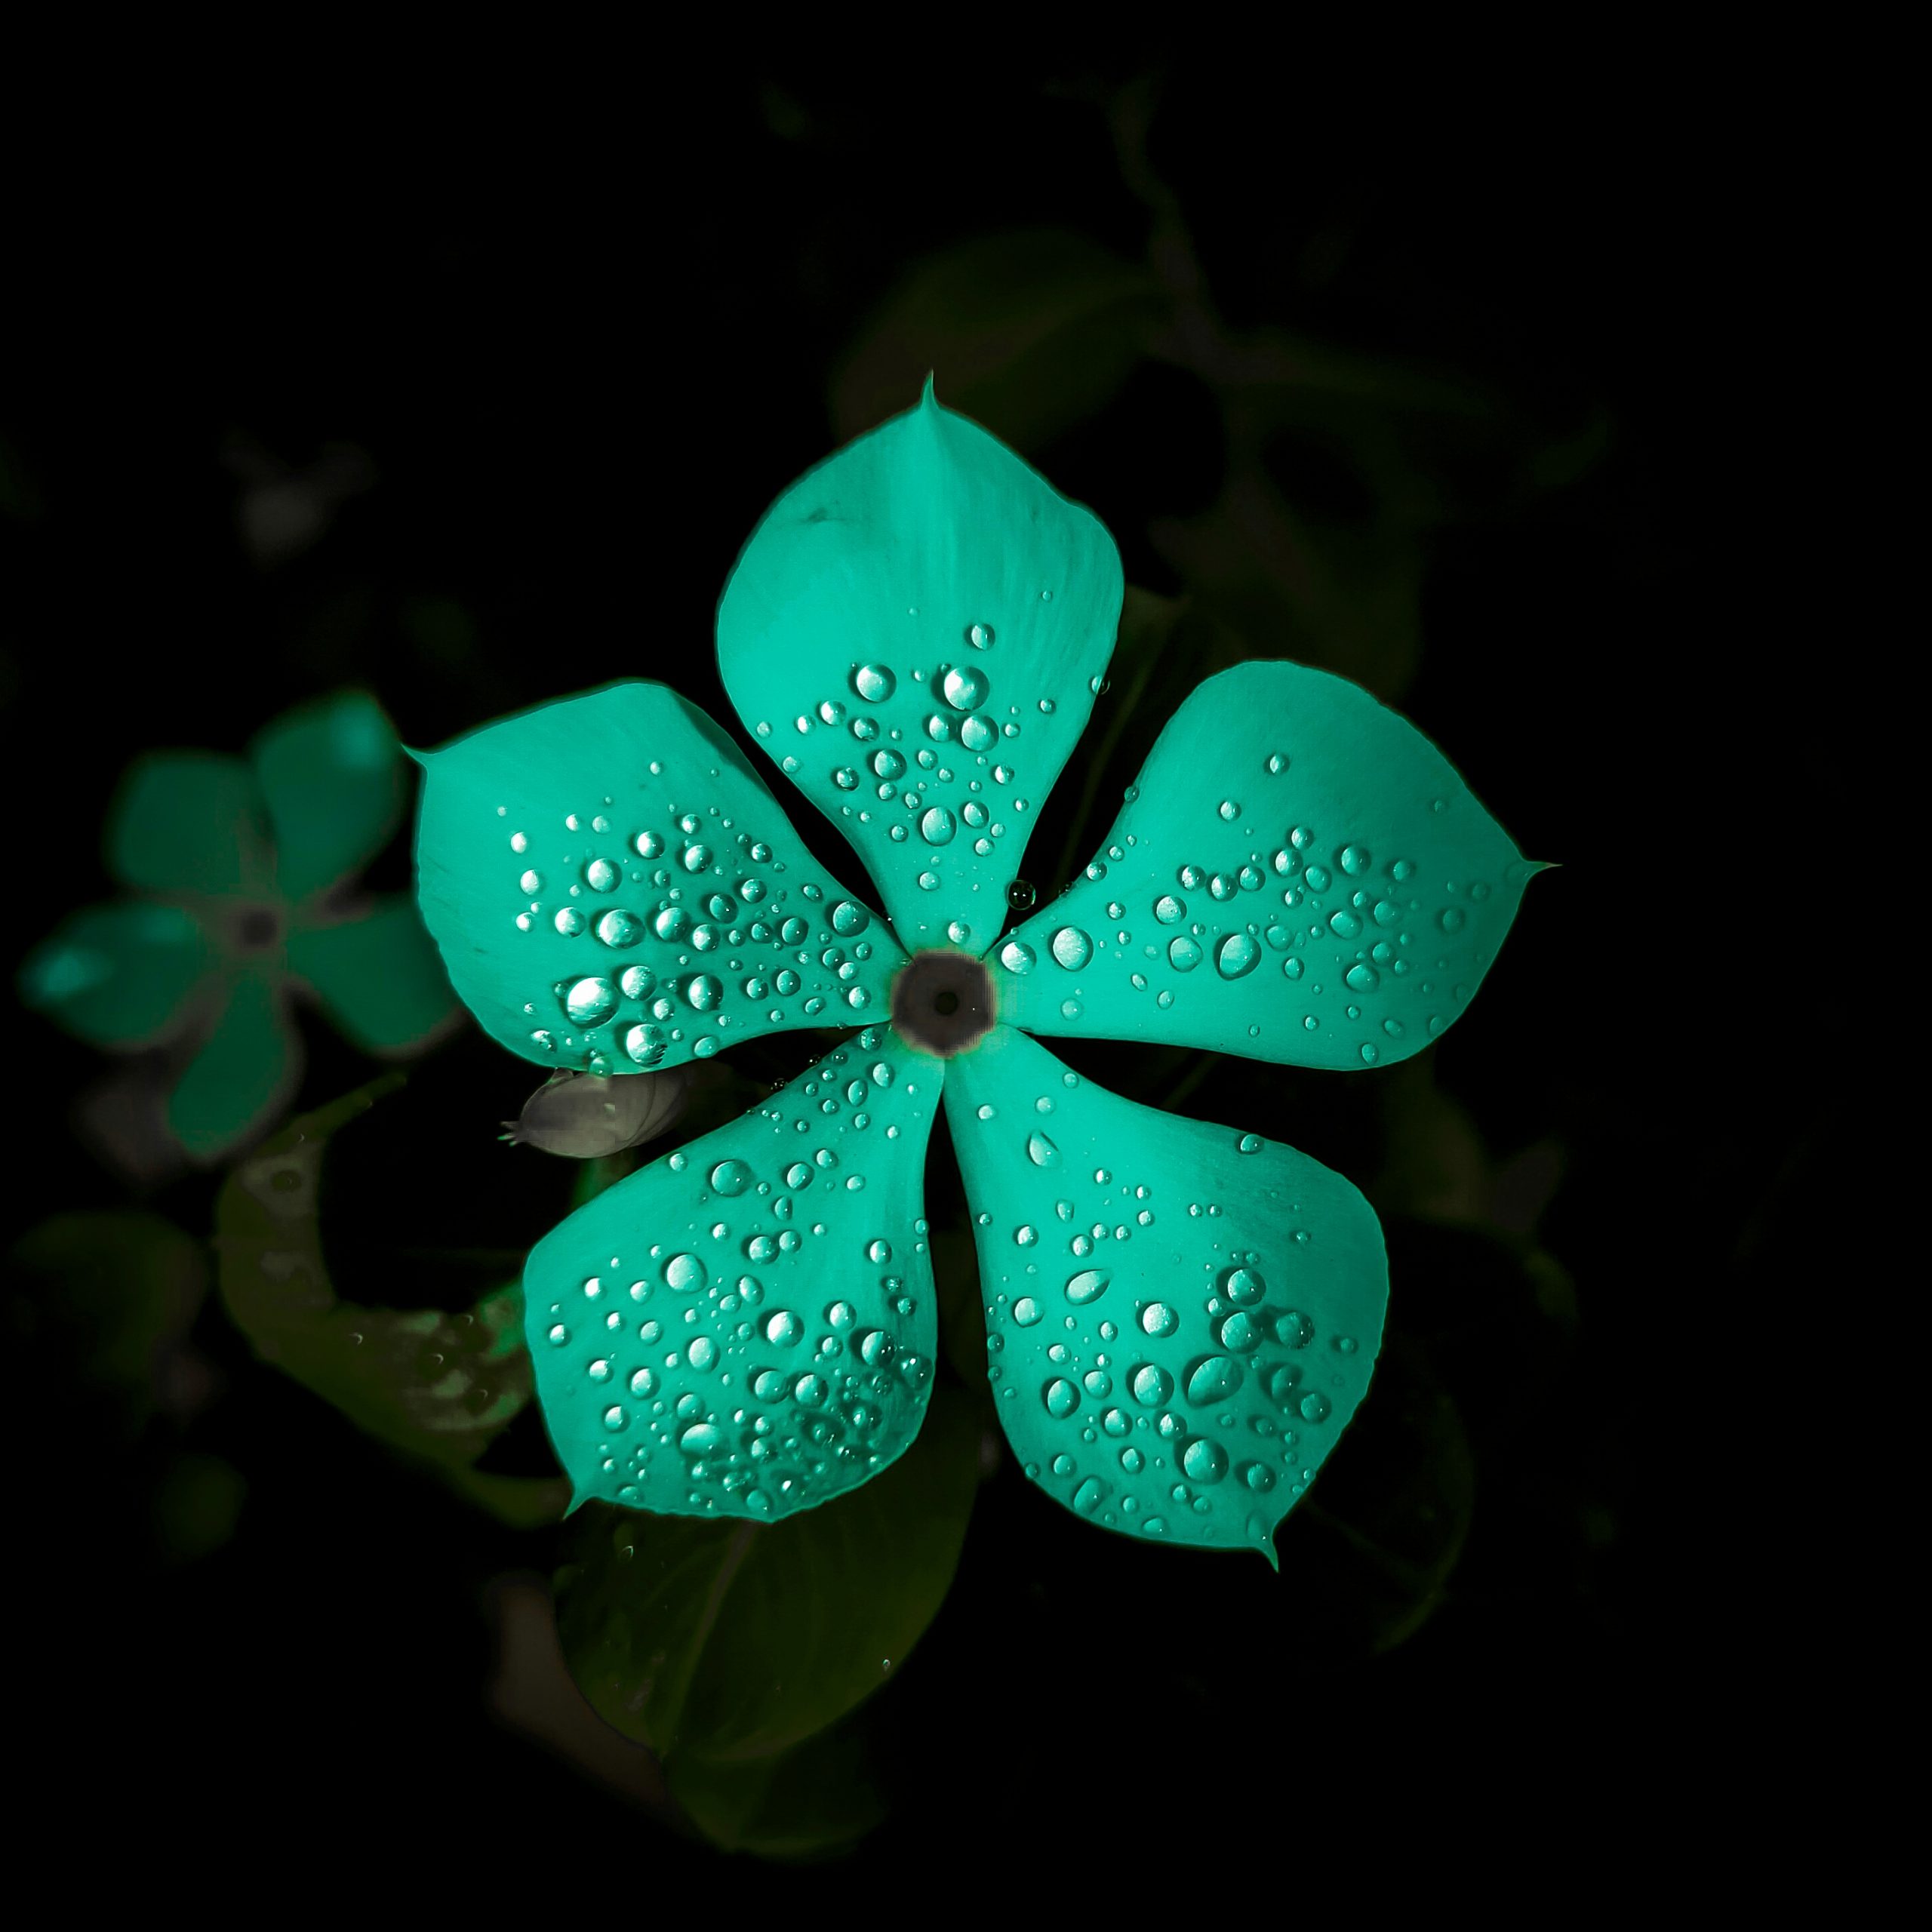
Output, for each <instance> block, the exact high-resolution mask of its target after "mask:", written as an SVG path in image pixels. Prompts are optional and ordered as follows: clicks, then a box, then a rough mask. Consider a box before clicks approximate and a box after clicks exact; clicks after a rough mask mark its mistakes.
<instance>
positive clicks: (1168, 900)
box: [1154, 892, 1187, 926]
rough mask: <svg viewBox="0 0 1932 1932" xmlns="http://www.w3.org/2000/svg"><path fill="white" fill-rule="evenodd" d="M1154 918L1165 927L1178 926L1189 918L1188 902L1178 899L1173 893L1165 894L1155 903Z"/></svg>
mask: <svg viewBox="0 0 1932 1932" xmlns="http://www.w3.org/2000/svg"><path fill="white" fill-rule="evenodd" d="M1154 916H1155V918H1157V919H1158V920H1159V921H1160V922H1161V924H1162V925H1164V926H1171V925H1175V924H1178V923H1179V922H1180V921H1181V920H1183V919H1184V918H1186V917H1187V902H1186V900H1184V899H1177V898H1176V897H1174V894H1172V893H1171V892H1164V893H1162V894H1161V896H1160V897H1159V898H1158V899H1157V900H1155V901H1154Z"/></svg>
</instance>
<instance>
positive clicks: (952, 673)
mask: <svg viewBox="0 0 1932 1932" xmlns="http://www.w3.org/2000/svg"><path fill="white" fill-rule="evenodd" d="M940 691H942V692H943V694H945V697H946V703H948V704H949V705H951V706H952V708H953V709H954V710H955V711H977V710H978V709H979V708H980V706H981V705H983V704H984V703H986V697H987V694H989V692H990V691H992V681H991V680H990V679H989V678H988V677H987V675H986V673H985V672H983V671H980V670H977V669H974V667H973V666H971V665H970V664H955V665H954V666H953V667H952V669H950V670H949V671H948V672H946V675H945V677H944V678H942V679H941V680H940Z"/></svg>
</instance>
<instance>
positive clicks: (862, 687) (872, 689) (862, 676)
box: [852, 664, 899, 704]
mask: <svg viewBox="0 0 1932 1932" xmlns="http://www.w3.org/2000/svg"><path fill="white" fill-rule="evenodd" d="M898 684H899V680H898V679H897V678H895V677H894V675H892V673H891V672H890V671H888V669H886V668H885V666H884V665H883V664H861V665H860V666H859V668H858V669H857V670H856V671H854V672H853V673H852V688H853V690H854V691H856V692H857V693H858V694H859V696H860V697H862V698H863V699H864V700H865V701H866V703H868V704H883V703H884V702H885V700H887V699H888V698H889V697H891V695H892V694H893V692H894V691H895V690H897V688H898Z"/></svg>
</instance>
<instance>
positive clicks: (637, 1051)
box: [624, 1020, 671, 1066]
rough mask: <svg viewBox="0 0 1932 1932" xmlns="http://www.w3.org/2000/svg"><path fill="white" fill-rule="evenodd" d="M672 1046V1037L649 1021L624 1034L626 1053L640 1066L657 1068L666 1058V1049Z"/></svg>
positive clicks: (631, 1028) (627, 1030) (633, 1027)
mask: <svg viewBox="0 0 1932 1932" xmlns="http://www.w3.org/2000/svg"><path fill="white" fill-rule="evenodd" d="M669 1044H671V1041H670V1037H669V1035H667V1034H666V1032H665V1031H664V1029H663V1027H661V1026H654V1025H653V1024H652V1023H651V1022H650V1021H649V1020H645V1021H643V1022H641V1023H640V1024H638V1025H637V1026H632V1027H630V1028H629V1029H626V1032H625V1034H624V1051H625V1053H626V1054H628V1055H629V1057H630V1058H631V1059H632V1060H635V1061H636V1063H638V1066H656V1065H657V1063H658V1062H659V1061H660V1060H662V1059H663V1057H664V1049H665V1048H666V1047H668V1046H669Z"/></svg>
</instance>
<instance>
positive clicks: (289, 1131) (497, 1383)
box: [215, 1074, 569, 1527]
mask: <svg viewBox="0 0 1932 1932" xmlns="http://www.w3.org/2000/svg"><path fill="white" fill-rule="evenodd" d="M401 1081H402V1076H401V1075H399V1074H389V1075H385V1076H384V1077H383V1078H381V1079H380V1080H377V1081H373V1082H371V1084H370V1085H368V1087H366V1088H361V1090H359V1091H357V1092H355V1093H353V1094H348V1095H346V1096H345V1097H343V1099H341V1100H337V1101H335V1102H334V1103H332V1104H331V1105H330V1106H326V1107H322V1108H319V1109H317V1110H316V1111H315V1112H312V1113H309V1114H305V1115H302V1116H301V1117H300V1118H298V1119H297V1120H295V1121H291V1123H290V1124H289V1125H288V1127H287V1128H285V1129H283V1131H281V1133H280V1134H277V1135H276V1136H275V1137H274V1138H273V1140H271V1141H269V1143H268V1144H267V1145H266V1146H264V1147H263V1148H262V1149H260V1151H259V1152H257V1153H255V1154H254V1155H251V1157H250V1158H248V1160H246V1161H243V1162H242V1164H240V1165H239V1166H238V1167H237V1168H235V1171H234V1172H233V1174H232V1175H231V1176H230V1177H229V1180H228V1181H227V1183H226V1185H225V1186H223V1189H222V1192H221V1197H220V1202H219V1204H218V1205H217V1210H216V1218H215V1247H216V1252H217V1257H218V1258H219V1262H220V1273H219V1281H220V1290H221V1296H222V1300H223V1303H225V1304H226V1307H227V1309H228V1312H229V1314H230V1315H232V1317H233V1318H234V1320H235V1324H236V1325H237V1326H238V1327H239V1328H240V1329H241V1330H242V1332H243V1333H244V1334H246V1335H247V1336H248V1339H249V1340H250V1342H251V1343H252V1344H253V1345H254V1349H255V1352H256V1353H257V1355H260V1357H261V1358H262V1359H263V1361H267V1362H271V1363H272V1364H274V1365H275V1367H278V1368H279V1369H280V1370H281V1371H282V1372H283V1373H284V1374H287V1375H290V1376H292V1377H294V1379H295V1380H297V1382H300V1383H302V1384H303V1386H305V1387H306V1388H308V1389H312V1391H313V1392H315V1394H317V1395H320V1396H321V1397H322V1398H323V1399H324V1400H325V1401H328V1402H331V1403H333V1404H334V1405H335V1406H336V1407H337V1408H339V1409H340V1410H341V1411H343V1414H346V1416H348V1417H349V1419H350V1420H352V1421H353V1422H354V1423H355V1424H356V1425H357V1426H358V1427H359V1428H361V1429H365V1430H367V1431H368V1432H369V1433H370V1434H371V1435H374V1436H376V1437H377V1438H379V1439H380V1440H381V1441H385V1442H387V1443H389V1444H391V1445H392V1447H395V1448H398V1449H400V1450H402V1451H405V1452H406V1453H407V1454H410V1455H411V1456H413V1457H417V1458H420V1459H421V1460H423V1461H426V1462H427V1463H430V1464H432V1466H434V1467H435V1468H436V1469H438V1471H439V1472H441V1474H442V1475H444V1476H445V1478H447V1479H448V1481H450V1483H451V1484H452V1485H453V1486H454V1487H455V1488H457V1490H459V1491H460V1492H462V1493H463V1494H464V1495H466V1496H468V1497H469V1498H470V1499H471V1500H472V1501H474V1502H475V1503H479V1504H480V1505H481V1506H483V1507H484V1508H485V1509H489V1510H491V1512H493V1513H494V1514H496V1515H499V1516H500V1517H501V1518H503V1520H504V1521H506V1522H509V1523H512V1524H518V1525H525V1526H531V1527H534V1526H535V1525H536V1524H541V1523H546V1522H552V1521H555V1520H556V1518H558V1516H560V1515H561V1514H562V1512H563V1509H564V1507H565V1504H566V1503H568V1500H569V1488H568V1484H562V1483H560V1482H559V1481H555V1480H552V1479H549V1478H515V1477H506V1476H500V1475H491V1474H489V1473H487V1472H483V1471H480V1470H478V1469H474V1468H472V1466H471V1465H472V1464H473V1463H475V1460H476V1459H477V1458H478V1457H479V1456H480V1455H481V1454H482V1453H483V1451H485V1449H486V1448H487V1447H488V1446H489V1444H490V1443H491V1441H492V1439H493V1438H494V1437H495V1436H496V1435H497V1433H498V1432H499V1431H500V1430H501V1429H503V1426H504V1425H505V1424H506V1423H508V1422H509V1420H511V1419H512V1417H514V1416H515V1414H517V1412H518V1411H519V1410H520V1409H521V1408H522V1407H523V1406H524V1405H525V1403H527V1402H528V1401H529V1400H530V1396H531V1372H530V1358H529V1356H528V1354H527V1353H526V1352H525V1348H524V1345H523V1322H522V1302H521V1288H520V1287H519V1286H518V1284H515V1283H511V1284H508V1285H506V1286H505V1287H502V1288H500V1289H498V1290H497V1291H495V1292H494V1294H489V1295H487V1296H485V1297H484V1298H483V1299H482V1300H481V1301H479V1302H478V1303H477V1304H476V1306H475V1308H474V1309H471V1310H469V1311H468V1312H464V1313H460V1314H456V1315H450V1314H446V1313H445V1312H442V1311H441V1310H439V1309H433V1308H431V1309H383V1308H369V1307H365V1306H361V1305H360V1304H359V1303H355V1302H351V1301H346V1300H342V1299H341V1298H340V1297H339V1296H338V1295H337V1292H336V1289H335V1285H334V1283H333V1282H332V1281H331V1279H330V1278H329V1272H328V1266H327V1265H326V1263H325V1261H324V1259H323V1255H322V1246H321V1227H320V1221H319V1213H320V1207H319V1203H320V1200H321V1192H322V1178H323V1162H324V1158H325V1155H326V1153H327V1152H328V1144H329V1142H330V1140H331V1137H333V1136H334V1134H337V1133H338V1132H339V1131H340V1130H341V1129H342V1128H344V1127H345V1126H346V1125H347V1124H349V1123H350V1122H351V1121H354V1120H355V1119H356V1118H358V1116H360V1115H362V1114H364V1113H365V1112H367V1111H368V1109H369V1108H371V1106H374V1105H375V1104H376V1103H377V1102H378V1101H380V1100H381V1099H382V1098H383V1096H384V1095H385V1094H389V1093H391V1092H392V1091H394V1090H395V1088H397V1087H398V1086H399V1085H400V1084H401Z"/></svg>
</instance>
